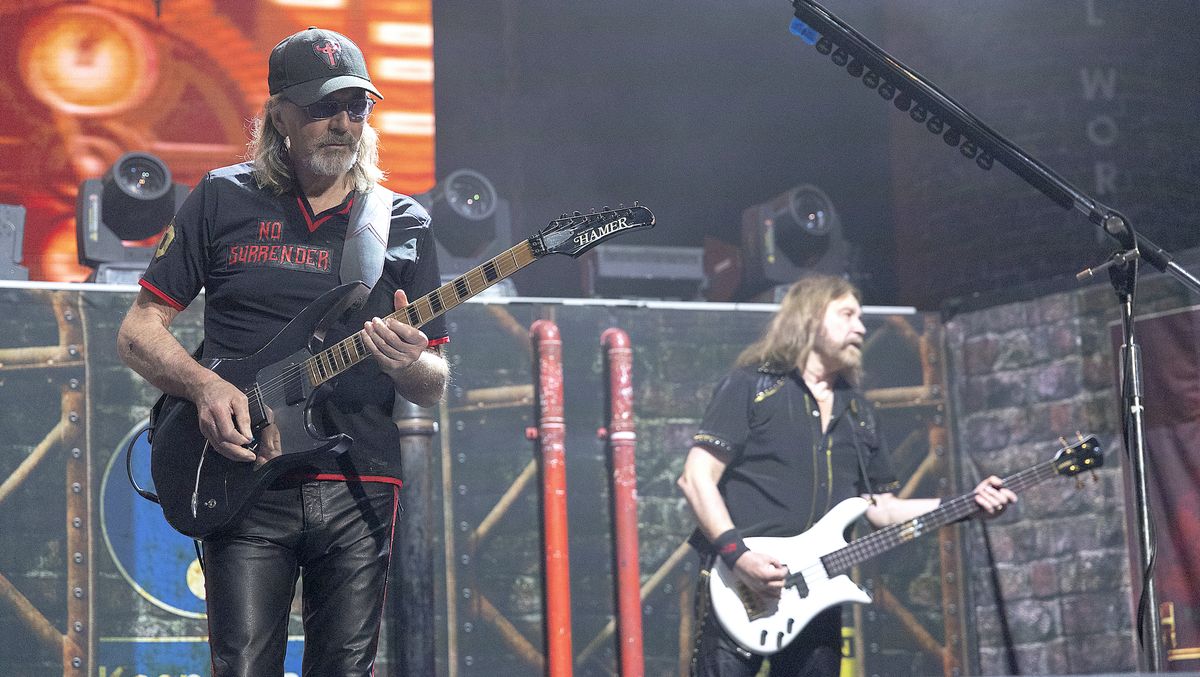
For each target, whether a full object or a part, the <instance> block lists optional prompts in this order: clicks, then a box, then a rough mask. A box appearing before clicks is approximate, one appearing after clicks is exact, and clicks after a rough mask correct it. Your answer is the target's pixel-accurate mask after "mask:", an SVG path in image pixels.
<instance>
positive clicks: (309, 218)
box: [296, 195, 354, 233]
mask: <svg viewBox="0 0 1200 677" xmlns="http://www.w3.org/2000/svg"><path fill="white" fill-rule="evenodd" d="M296 203H297V204H299V205H300V213H301V214H303V215H304V222H305V224H306V225H308V232H310V233H311V232H313V231H314V230H316V229H318V228H320V227H321V224H323V223H325V222H326V221H328V220H329V219H331V218H333V215H334V214H349V213H350V206H351V205H353V204H354V198H353V197H351V198H350V199H349V200H347V201H346V206H345V207H342V208H341V209H340V210H338V211H336V212H333V213H332V214H326V215H325V216H322V217H321V218H319V219H316V220H313V218H314V216H315V215H314V214H310V213H309V207H308V203H307V202H306V201H305V200H304V198H303V197H301V196H299V195H297V196H296Z"/></svg>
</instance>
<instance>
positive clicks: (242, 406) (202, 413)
mask: <svg viewBox="0 0 1200 677" xmlns="http://www.w3.org/2000/svg"><path fill="white" fill-rule="evenodd" d="M191 400H192V402H193V403H194V404H195V405H196V413H197V415H198V416H199V417H200V432H201V433H203V434H204V437H205V439H207V440H208V443H209V446H211V447H212V448H213V449H215V450H216V451H217V453H219V454H221V455H222V456H224V457H226V458H228V459H230V460H233V461H253V460H254V459H255V458H256V455H255V453H254V452H253V451H251V450H250V449H247V448H246V447H245V446H244V445H247V444H250V442H252V441H253V440H254V438H253V436H252V435H251V429H250V406H249V404H247V400H246V394H245V393H243V392H242V391H241V390H238V388H237V386H235V385H233V384H232V383H230V382H229V381H226V380H224V379H221V378H214V379H212V380H209V381H205V382H204V383H202V384H200V385H198V386H196V388H195V390H194V391H193V392H192V397H191Z"/></svg>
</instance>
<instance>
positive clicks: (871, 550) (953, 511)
mask: <svg viewBox="0 0 1200 677" xmlns="http://www.w3.org/2000/svg"><path fill="white" fill-rule="evenodd" d="M1056 474H1058V470H1057V467H1056V461H1049V462H1047V463H1043V464H1041V465H1035V466H1033V467H1032V468H1027V469H1025V470H1022V471H1021V472H1019V473H1017V474H1015V475H1013V476H1012V477H1008V478H1005V480H1004V486H1005V487H1007V488H1009V489H1012V490H1013V491H1023V490H1025V489H1028V488H1029V487H1032V486H1033V485H1035V484H1038V483H1040V482H1042V481H1044V480H1046V479H1049V478H1051V477H1054V476H1055V475H1056ZM982 510H983V508H981V507H979V504H978V503H976V502H975V494H974V492H972V493H969V494H964V495H962V496H959V497H957V498H952V499H950V500H948V501H943V502H942V504H941V505H940V506H938V507H937V508H936V509H934V510H931V511H930V512H927V513H925V514H924V515H920V516H919V517H914V518H913V519H910V520H908V521H907V522H901V523H900V524H893V525H892V526H889V527H884V528H883V529H880V530H879V531H876V532H873V533H871V534H869V535H867V536H864V537H862V538H859V539H857V540H855V541H853V542H852V543H850V544H848V545H847V546H846V547H844V548H842V549H840V550H835V551H833V552H831V553H829V554H828V555H825V556H824V557H822V558H821V562H822V563H823V564H824V565H825V570H826V571H827V572H828V573H829V575H830V576H837V575H840V574H845V573H849V572H850V570H851V568H853V567H854V566H855V565H857V564H861V563H862V562H865V561H867V560H869V559H871V558H873V557H875V556H876V555H881V554H883V553H885V552H887V551H889V550H891V549H892V548H894V547H896V546H898V545H902V544H904V543H908V542H909V541H912V540H914V539H916V538H917V537H918V536H921V535H923V534H926V533H929V532H933V531H936V530H937V529H940V528H941V527H944V526H946V525H947V524H951V523H953V522H957V521H958V520H960V519H964V518H966V517H970V516H971V515H974V514H975V513H977V512H980V511H982Z"/></svg>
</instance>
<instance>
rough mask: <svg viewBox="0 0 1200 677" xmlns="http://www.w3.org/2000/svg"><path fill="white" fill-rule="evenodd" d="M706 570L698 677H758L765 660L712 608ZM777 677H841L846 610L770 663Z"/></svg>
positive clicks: (826, 616)
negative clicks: (723, 624)
mask: <svg viewBox="0 0 1200 677" xmlns="http://www.w3.org/2000/svg"><path fill="white" fill-rule="evenodd" d="M711 566H712V565H711V564H710V565H709V566H707V567H705V568H704V569H703V571H702V572H701V574H700V581H699V583H698V584H697V586H696V610H695V614H696V616H695V623H696V624H695V627H696V629H697V630H696V637H695V639H694V646H693V649H692V669H691V675H692V677H754V675H757V674H758V671H759V669H761V668H762V663H763V657H762V656H758V655H755V654H752V653H750V652H749V651H746V650H745V649H743V648H741V647H740V646H738V645H737V644H736V643H734V641H733V640H732V639H730V638H729V635H727V634H725V631H724V630H722V629H721V624H720V621H718V620H717V617H716V615H715V614H713V613H712V612H711V609H710V606H711V605H710V603H709V600H710V597H709V592H708V576H709V569H710V568H711ZM768 661H769V663H770V669H769V672H768V674H769V675H770V676H771V677H838V675H839V674H840V672H841V665H842V609H841V607H833V608H830V609H826V610H825V611H822V612H821V613H819V614H817V616H816V617H815V618H813V619H812V620H811V621H810V622H809V624H808V625H807V626H806V627H805V628H804V629H803V630H801V631H800V634H799V636H797V637H796V639H794V640H792V642H791V644H788V645H787V646H786V647H784V649H783V651H780V652H779V653H776V654H773V655H772V656H770V658H769V659H768Z"/></svg>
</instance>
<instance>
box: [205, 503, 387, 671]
mask: <svg viewBox="0 0 1200 677" xmlns="http://www.w3.org/2000/svg"><path fill="white" fill-rule="evenodd" d="M398 492H399V488H398V487H396V486H394V485H391V484H384V483H347V482H341V481H308V482H303V483H292V484H290V485H288V486H283V487H277V488H271V489H268V490H266V491H265V492H263V495H262V497H261V498H259V500H258V501H257V502H256V503H255V504H254V506H253V507H252V508H251V509H250V510H249V511H248V512H247V514H246V516H245V517H244V518H243V519H242V520H240V521H239V522H238V524H237V526H236V527H235V528H234V529H233V530H232V531H231V532H230V533H227V534H222V535H221V536H219V537H214V538H210V539H206V540H205V541H204V567H205V568H204V583H205V590H206V596H207V605H208V633H209V646H210V648H211V650H212V664H213V665H212V669H213V675H214V677H226V676H228V677H272V676H276V675H283V659H284V652H285V649H286V646H287V628H288V613H289V610H290V608H291V604H292V597H293V595H294V592H295V586H296V580H297V577H298V575H299V574H300V572H301V571H303V573H304V577H303V592H302V595H303V603H304V635H305V640H304V677H357V676H360V675H361V676H363V677H367V676H369V675H370V674H371V672H372V667H373V665H374V662H375V651H376V648H377V647H378V644H379V624H380V619H381V617H382V613H383V603H384V591H385V588H386V585H387V572H388V561H389V558H390V556H391V550H392V546H391V540H392V526H393V524H394V522H395V514H396V509H397V506H398Z"/></svg>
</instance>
